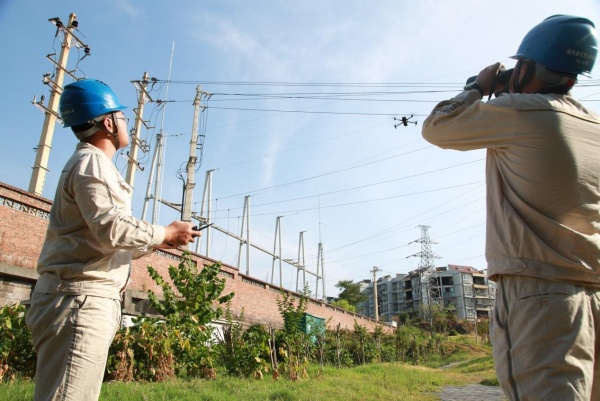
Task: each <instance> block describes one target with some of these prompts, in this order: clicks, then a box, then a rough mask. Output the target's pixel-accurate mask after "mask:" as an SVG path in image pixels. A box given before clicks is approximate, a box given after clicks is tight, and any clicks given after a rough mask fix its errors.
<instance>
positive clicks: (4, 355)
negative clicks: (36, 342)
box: [0, 305, 36, 383]
mask: <svg viewBox="0 0 600 401" xmlns="http://www.w3.org/2000/svg"><path fill="white" fill-rule="evenodd" d="M24 316H25V307H24V306H23V305H7V306H4V307H2V308H1V309H0V339H1V341H0V383H1V382H3V381H12V380H14V379H15V378H17V377H29V378H31V377H33V376H34V375H35V364H36V354H35V351H34V350H33V348H32V346H31V334H30V333H29V330H28V329H27V326H26V325H25V318H24Z"/></svg>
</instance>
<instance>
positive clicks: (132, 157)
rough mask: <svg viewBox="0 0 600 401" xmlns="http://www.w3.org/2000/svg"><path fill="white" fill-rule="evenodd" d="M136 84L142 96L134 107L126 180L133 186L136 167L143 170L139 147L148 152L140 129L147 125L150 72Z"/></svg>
mask: <svg viewBox="0 0 600 401" xmlns="http://www.w3.org/2000/svg"><path fill="white" fill-rule="evenodd" d="M134 85H135V86H136V88H137V89H138V90H139V91H140V96H139V98H138V105H137V108H135V109H133V112H134V113H135V122H134V126H133V129H132V130H131V151H130V152H128V153H127V156H128V160H127V174H126V176H125V181H126V182H127V183H128V184H129V185H131V187H132V188H133V181H134V179H135V170H136V168H139V169H140V170H143V168H141V167H140V165H139V163H138V161H137V154H138V149H139V148H140V147H142V151H143V152H146V149H144V147H145V146H143V145H144V144H142V142H141V141H140V131H141V129H142V124H144V125H146V123H145V122H144V118H143V117H144V105H145V104H146V99H150V95H149V94H148V92H147V91H146V87H147V86H148V73H147V72H144V77H143V78H142V80H141V81H137V82H134ZM150 100H152V99H150ZM146 128H148V126H146ZM146 146H147V145H146Z"/></svg>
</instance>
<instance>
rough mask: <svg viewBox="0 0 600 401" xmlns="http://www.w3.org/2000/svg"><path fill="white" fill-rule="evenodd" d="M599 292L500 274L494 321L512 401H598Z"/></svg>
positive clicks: (496, 349) (497, 356)
mask: <svg viewBox="0 0 600 401" xmlns="http://www.w3.org/2000/svg"><path fill="white" fill-rule="evenodd" d="M599 334H600V290H597V289H589V288H584V287H582V286H578V285H575V284H570V283H560V282H552V281H548V280H544V279H540V278H534V277H526V276H517V275H501V276H499V280H498V289H497V293H496V305H495V308H494V314H493V318H492V320H491V322H490V339H491V341H492V345H493V353H494V362H495V366H496V374H497V376H498V381H499V382H500V385H501V386H502V389H503V391H504V393H505V394H506V396H507V397H509V399H510V400H511V401H600V359H599V358H600V352H599V350H600V343H598V339H599V338H600V336H599Z"/></svg>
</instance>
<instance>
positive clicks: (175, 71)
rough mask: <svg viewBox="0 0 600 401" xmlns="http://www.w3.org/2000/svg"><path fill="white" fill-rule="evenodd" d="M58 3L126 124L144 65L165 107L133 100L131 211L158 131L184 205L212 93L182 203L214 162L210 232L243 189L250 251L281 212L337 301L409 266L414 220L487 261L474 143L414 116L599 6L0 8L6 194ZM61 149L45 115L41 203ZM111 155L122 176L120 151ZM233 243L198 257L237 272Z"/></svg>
mask: <svg viewBox="0 0 600 401" xmlns="http://www.w3.org/2000/svg"><path fill="white" fill-rule="evenodd" d="M70 13H75V14H76V15H77V19H78V21H79V28H78V31H77V32H76V34H77V35H78V37H80V38H81V39H82V40H83V41H84V42H85V43H86V44H87V45H88V46H89V47H90V49H91V55H90V56H89V57H86V58H84V59H83V60H79V59H80V58H81V57H82V56H83V53H81V52H78V51H77V50H75V49H74V50H72V52H71V56H70V58H69V69H73V70H74V71H75V72H74V74H75V75H77V76H87V77H90V78H97V79H100V80H103V81H104V82H106V83H107V84H109V85H110V86H111V87H112V88H113V89H114V90H115V92H116V93H117V94H118V96H119V98H120V100H121V102H122V103H124V104H126V105H128V106H129V107H130V109H129V110H128V111H126V114H127V115H128V116H129V117H130V118H132V119H133V113H132V112H131V109H132V108H133V107H135V105H136V102H137V94H136V91H135V88H134V86H133V85H132V84H131V81H133V80H139V79H141V77H142V75H143V74H144V72H146V71H147V72H148V74H149V75H150V77H155V78H157V79H158V80H159V81H160V82H159V83H158V84H157V85H155V87H154V88H153V89H154V90H153V92H152V93H153V96H154V98H155V99H161V100H168V101H169V102H167V103H163V104H162V105H158V104H156V103H147V104H146V110H145V113H144V118H145V119H146V120H148V121H150V122H151V125H153V126H154V127H155V128H154V129H151V130H144V131H143V132H142V133H141V137H142V138H143V139H144V140H146V143H147V144H148V145H149V146H150V151H149V152H148V153H147V154H141V155H140V156H141V157H140V160H141V162H142V163H143V164H142V165H143V167H144V171H138V172H137V173H136V181H135V195H134V202H133V208H134V214H135V215H136V216H137V217H141V212H142V207H143V203H144V197H145V194H146V187H147V185H148V179H149V172H150V170H151V166H150V165H151V160H152V156H153V152H154V147H155V138H156V134H157V133H158V132H159V130H160V129H161V128H162V131H163V132H164V134H165V135H166V138H167V139H166V151H165V165H164V173H163V176H162V182H163V186H162V191H161V196H162V198H164V199H166V200H168V201H171V202H175V203H178V202H180V201H181V196H182V185H183V184H182V180H181V179H180V178H178V170H179V169H180V167H181V166H182V165H184V163H185V162H186V161H187V159H188V154H189V142H190V135H191V131H192V120H193V107H192V101H193V99H194V96H195V91H196V86H198V85H201V87H202V89H203V90H205V91H207V92H210V93H212V94H213V95H212V97H211V98H210V100H208V102H207V103H206V106H208V108H207V109H206V110H205V111H204V112H203V116H202V118H201V121H202V125H201V129H202V132H204V134H205V142H204V150H203V153H202V157H201V160H202V164H201V166H200V167H199V169H198V172H197V173H196V181H197V185H196V191H195V192H194V201H195V202H200V201H201V198H202V188H203V186H204V177H205V172H206V171H207V170H215V171H214V173H213V196H212V198H213V215H212V216H211V218H212V219H213V221H214V223H215V224H216V225H218V226H220V227H222V228H224V229H226V230H229V231H231V232H234V233H236V234H238V235H239V233H240V230H241V220H242V219H241V218H242V208H243V205H244V196H245V195H251V198H250V204H251V211H250V215H251V217H250V226H251V241H252V242H253V243H256V244H258V245H259V246H261V247H263V248H265V249H267V250H270V251H272V250H273V247H274V241H275V238H274V236H275V221H276V218H277V216H282V217H281V234H282V254H283V258H284V259H292V260H297V259H298V244H299V233H300V232H304V255H305V263H306V266H307V269H308V270H310V271H315V270H316V265H317V244H318V243H319V242H320V241H321V242H322V243H323V247H324V266H325V280H326V284H327V287H326V292H327V295H336V294H337V293H338V290H337V289H336V288H335V287H334V285H335V284H336V283H337V282H338V281H340V280H354V281H360V280H362V279H368V278H371V274H370V270H371V269H372V267H373V266H378V267H379V268H380V269H381V270H382V272H381V273H379V274H380V275H387V274H390V275H394V274H396V273H406V272H408V271H411V270H414V269H415V268H417V267H418V263H419V258H418V257H411V255H414V254H417V253H419V252H420V250H421V248H420V244H419V243H417V242H414V241H416V240H418V239H419V238H420V236H421V230H420V228H419V226H420V225H426V226H430V229H429V235H430V237H431V239H432V240H433V241H435V242H436V243H435V244H434V245H433V251H434V253H435V254H437V255H439V256H441V258H440V259H438V260H437V261H436V263H437V264H438V265H445V264H462V265H469V266H474V267H476V268H478V269H484V268H485V267H486V265H485V258H484V241H485V236H484V232H485V187H484V179H485V177H484V163H485V162H484V158H485V152H484V151H472V152H456V151H449V150H448V151H444V150H441V149H438V148H436V147H434V146H431V145H430V144H428V143H427V142H425V141H424V140H423V139H422V138H421V135H420V130H421V125H422V122H423V120H424V119H425V117H426V116H427V115H428V113H429V112H430V111H431V109H432V108H433V106H434V105H435V103H436V102H438V101H441V100H444V99H446V98H449V97H451V96H453V95H454V94H455V93H456V92H458V91H459V90H460V88H461V87H462V85H463V84H464V82H465V80H466V79H467V78H468V77H469V76H471V75H475V74H477V72H479V70H481V69H482V68H483V67H485V66H487V65H489V64H492V63H494V62H496V61H501V62H503V63H505V64H506V65H507V67H512V66H513V64H514V63H513V62H512V60H510V59H509V56H511V55H512V54H513V53H514V52H515V51H516V49H517V47H518V45H519V43H520V41H521V39H522V37H523V36H524V35H525V34H526V33H527V31H528V30H529V29H530V28H531V27H533V26H534V25H535V24H537V23H539V22H541V21H542V20H543V19H544V18H546V17H548V16H550V15H553V14H573V15H581V16H586V17H588V18H591V19H592V20H595V22H596V23H597V24H598V23H600V18H598V17H600V3H598V1H596V0H581V1H572V2H568V6H567V2H565V1H557V0H539V1H527V2H524V1H516V0H508V1H502V2H500V3H499V2H490V1H486V2H483V1H474V0H473V1H469V0H454V1H435V0H423V1H419V2H415V1H410V2H409V1H401V0H396V1H366V0H365V1H347V0H343V1H342V0H331V1H314V0H308V1H303V2H296V1H246V0H236V1H220V2H217V1H171V2H165V1H155V0H147V1H130V0H124V1H117V0H107V1H102V2H98V1H78V2H74V1H72V2H67V1H54V0H49V1H44V2H39V1H34V0H2V2H1V3H0V33H2V37H3V38H4V45H3V50H4V54H5V62H3V63H2V65H1V66H0V71H1V72H2V76H3V77H4V82H3V88H2V89H3V90H2V92H3V96H2V97H0V109H1V110H2V116H3V118H2V119H1V120H0V132H1V135H2V138H3V139H4V146H2V147H1V148H0V181H2V182H5V183H8V184H10V185H14V186H16V187H19V188H23V189H27V188H28V186H29V181H30V178H31V171H32V170H31V167H32V166H33V164H34V160H35V153H34V151H33V148H34V147H36V146H37V144H38V142H39V137H40V133H41V129H42V124H43V120H44V116H43V114H42V113H41V112H40V111H39V110H38V109H37V108H35V107H34V106H33V105H32V104H31V100H32V99H33V97H34V95H35V96H37V98H38V99H39V97H40V95H42V94H45V95H48V88H47V87H46V86H44V85H43V84H42V75H43V74H44V73H46V72H52V71H53V65H52V64H51V62H50V61H49V60H48V59H47V58H46V55H48V54H51V53H54V52H59V51H60V37H59V38H55V37H54V34H55V27H54V26H53V25H52V24H51V23H50V22H48V19H49V18H52V17H59V18H60V19H61V20H62V21H64V22H66V21H68V18H69V14H70ZM78 60H79V61H78ZM171 60H172V62H171ZM169 70H170V73H171V83H170V84H168V85H167V84H166V83H165V82H164V81H166V80H167V78H168V76H169ZM597 70H598V69H597V68H596V71H597ZM596 71H594V72H593V75H594V78H596V80H589V79H582V80H581V81H580V84H587V85H586V86H585V87H584V86H583V85H582V87H581V88H579V89H577V90H576V92H575V95H576V96H577V97H578V98H580V99H582V100H583V102H584V104H585V105H587V106H588V107H589V108H591V109H592V110H595V111H596V112H598V111H600V105H599V103H598V100H599V99H600V89H598V81H597V76H596V75H597V72H596ZM66 82H70V80H69V79H67V81H66ZM46 98H47V96H46ZM410 115H414V117H413V118H412V119H411V121H416V122H417V125H416V126H415V125H408V126H407V127H402V126H401V127H398V128H397V129H394V123H395V121H394V117H402V116H410ZM131 126H132V122H130V127H131ZM75 144H76V140H75V138H74V137H73V135H72V134H71V132H70V130H68V129H63V128H62V127H61V126H60V125H58V126H57V127H56V131H55V135H54V140H53V143H52V153H51V155H50V161H49V169H50V172H49V174H48V176H47V178H46V182H45V186H44V192H43V196H45V197H47V198H50V199H52V198H53V196H54V190H55V188H56V182H57V180H58V175H59V172H60V170H61V168H62V166H63V165H64V163H65V162H66V160H67V159H68V157H69V156H70V154H71V153H72V151H73V148H74V146H75ZM115 162H116V165H117V167H118V168H119V170H120V171H122V173H123V175H125V170H126V159H125V158H124V157H123V155H122V154H121V155H117V156H116V158H115ZM152 193H154V191H152ZM151 206H152V205H151ZM151 206H150V207H151ZM199 209H200V204H199V203H196V204H195V207H194V210H196V211H199ZM158 211H159V222H160V223H161V224H168V223H169V222H171V221H172V220H174V219H178V218H179V215H178V213H177V212H175V211H174V210H172V209H170V208H168V207H166V206H164V205H163V206H160V209H159V210H158ZM149 217H150V215H149V216H148V218H149ZM204 249H205V248H204V244H202V246H201V251H202V252H204ZM239 249H240V248H239V243H238V241H236V240H235V239H233V238H227V237H226V236H224V235H221V234H219V233H216V232H215V233H214V234H213V236H212V246H211V250H210V256H211V257H213V258H216V259H220V260H223V262H224V263H228V264H233V265H237V258H238V253H239ZM250 257H251V264H250V273H251V275H253V276H255V277H257V278H259V279H262V280H267V281H271V269H272V258H271V256H268V255H264V254H262V253H261V252H259V251H256V250H254V249H253V250H252V251H251V256H250ZM278 266H279V265H278V263H276V274H275V282H276V283H277V282H279V274H278ZM240 270H241V271H242V272H243V271H245V270H246V262H245V249H242V261H241V264H240ZM308 277H309V280H310V281H309V284H310V285H311V289H312V290H313V292H314V278H312V277H311V276H310V275H309V276H308ZM282 281H283V283H284V286H285V287H287V288H291V289H294V288H295V285H296V271H295V268H294V267H292V266H290V265H287V264H284V265H283V275H282ZM319 293H320V294H321V290H320V289H319Z"/></svg>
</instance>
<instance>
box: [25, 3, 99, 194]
mask: <svg viewBox="0 0 600 401" xmlns="http://www.w3.org/2000/svg"><path fill="white" fill-rule="evenodd" d="M48 21H50V22H52V23H53V24H54V25H56V35H58V33H59V32H62V33H63V35H64V38H63V43H62V49H61V52H60V55H59V58H58V62H57V61H55V60H53V59H52V58H51V57H52V56H54V54H49V55H48V56H46V57H47V58H48V59H49V60H50V61H52V62H53V63H54V64H55V69H54V74H53V76H51V75H50V74H45V75H44V81H43V82H44V84H46V85H48V86H49V87H50V99H49V100H48V106H47V107H46V106H44V105H43V101H44V100H43V96H42V100H40V101H39V102H36V100H35V98H34V100H33V104H34V105H35V106H37V107H40V108H41V109H42V110H43V111H44V114H45V115H46V116H45V118H44V125H43V128H42V134H41V136H40V143H39V145H38V147H37V148H36V156H35V164H34V166H33V173H32V175H31V181H30V182H29V192H32V193H34V194H36V195H42V191H43V189H44V182H45V181H46V173H47V172H48V171H49V170H48V159H49V158H50V150H51V149H52V138H53V136H54V128H55V125H56V122H57V121H58V120H60V116H59V115H58V101H59V100H60V95H61V94H62V90H63V89H62V87H63V82H64V78H65V73H67V74H69V75H71V73H70V72H69V71H67V60H68V58H69V51H70V49H71V45H72V44H73V42H75V45H76V46H78V47H83V48H84V49H85V56H87V55H88V54H89V47H88V46H87V45H85V44H84V43H83V42H82V41H81V40H79V39H78V38H77V37H76V36H74V35H73V30H74V29H75V28H77V26H78V23H77V16H76V15H75V14H74V13H71V15H69V22H68V24H67V26H64V24H63V23H62V22H61V20H60V18H50V19H49V20H48ZM85 56H84V57H85ZM71 76H72V77H73V78H75V77H74V76H73V75H71ZM61 122H62V121H61Z"/></svg>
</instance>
